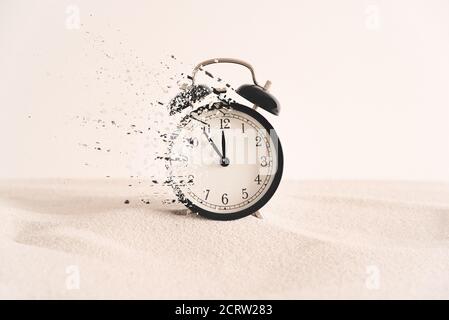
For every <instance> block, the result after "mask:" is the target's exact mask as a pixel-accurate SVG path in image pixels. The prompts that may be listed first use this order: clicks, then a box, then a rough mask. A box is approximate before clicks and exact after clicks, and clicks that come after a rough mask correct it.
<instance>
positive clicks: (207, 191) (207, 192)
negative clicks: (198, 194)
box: [204, 189, 210, 200]
mask: <svg viewBox="0 0 449 320" xmlns="http://www.w3.org/2000/svg"><path fill="white" fill-rule="evenodd" d="M204 192H205V193H206V197H205V198H204V200H207V198H208V197H209V192H210V190H209V189H206V190H204Z"/></svg>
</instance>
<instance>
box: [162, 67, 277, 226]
mask: <svg viewBox="0 0 449 320" xmlns="http://www.w3.org/2000/svg"><path fill="white" fill-rule="evenodd" d="M214 63H233V64H238V65H241V66H244V67H246V68H247V69H249V71H250V72H251V75H252V80H253V84H244V85H242V86H240V87H239V88H238V89H236V90H235V92H236V93H237V94H238V95H240V96H241V97H243V98H245V99H246V101H249V102H250V103H251V104H254V105H253V106H248V105H244V104H240V103H237V102H236V101H234V100H231V99H217V101H213V102H209V103H206V104H204V105H201V103H200V104H199V105H198V106H196V107H195V108H194V109H193V110H192V111H191V112H190V113H189V114H187V115H185V116H184V117H183V118H182V120H181V121H180V123H179V125H178V127H177V130H176V132H175V133H174V134H173V136H172V140H171V142H170V147H169V154H170V156H169V157H168V159H169V160H168V165H167V168H168V169H169V170H170V177H172V187H173V189H174V191H175V194H176V195H177V197H178V199H179V200H180V202H182V203H183V204H184V205H185V206H187V207H188V208H189V209H190V210H191V211H193V212H195V213H198V214H200V215H201V216H204V217H206V218H210V219H215V220H234V219H239V218H243V217H245V216H248V215H251V214H255V213H258V210H259V209H261V208H262V207H263V206H264V205H265V204H266V203H267V202H268V201H269V200H270V198H271V197H272V196H273V194H274V193H275V192H276V190H277V188H278V186H279V183H280V181H281V178H282V172H283V167H284V157H283V153H282V147H281V142H280V140H279V137H278V135H277V133H276V131H275V130H274V128H273V126H272V125H271V124H270V123H269V122H268V120H267V119H265V117H264V116H263V115H262V114H261V113H259V112H258V111H257V108H258V107H260V108H261V109H264V110H266V111H267V112H269V113H271V114H273V115H278V114H279V111H280V108H279V103H278V101H277V100H276V99H275V98H274V97H273V96H272V95H271V94H270V93H268V88H269V86H270V84H271V83H270V82H269V81H267V83H266V85H265V86H264V87H262V86H260V85H259V84H258V83H257V81H256V77H255V74H254V69H253V68H252V66H251V65H250V64H248V63H246V62H244V61H241V60H237V59H229V58H220V59H210V60H206V61H203V62H201V63H200V64H198V65H197V66H196V67H195V68H194V70H193V73H192V76H191V77H190V79H191V81H192V87H191V88H196V89H197V90H196V91H195V92H196V93H198V92H202V93H203V95H205V94H206V95H207V94H210V93H212V92H215V93H216V95H218V93H223V92H225V89H219V90H217V89H211V88H209V87H207V86H204V85H201V86H196V85H195V76H196V74H197V71H198V70H203V68H204V67H205V66H206V65H210V64H214ZM207 74H209V73H207ZM209 75H210V74H209ZM195 86H196V87H195ZM228 87H229V85H228ZM217 91H218V93H217ZM204 93H205V94H204ZM193 96H194V99H193V100H195V99H197V100H201V99H200V96H199V95H198V97H196V96H195V95H194V94H193ZM190 98H192V92H190Z"/></svg>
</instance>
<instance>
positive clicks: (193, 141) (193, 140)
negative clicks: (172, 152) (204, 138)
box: [187, 137, 200, 147]
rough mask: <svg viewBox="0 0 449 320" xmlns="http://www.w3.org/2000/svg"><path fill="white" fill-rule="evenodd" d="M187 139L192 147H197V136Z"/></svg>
mask: <svg viewBox="0 0 449 320" xmlns="http://www.w3.org/2000/svg"><path fill="white" fill-rule="evenodd" d="M187 141H188V143H189V144H190V145H191V146H192V147H198V145H199V144H200V143H199V141H198V138H196V137H194V138H188V139H187Z"/></svg>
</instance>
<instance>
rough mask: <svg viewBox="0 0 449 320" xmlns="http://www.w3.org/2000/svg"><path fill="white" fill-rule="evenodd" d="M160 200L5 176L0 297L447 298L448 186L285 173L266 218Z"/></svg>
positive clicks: (147, 194) (151, 193) (139, 186)
mask: <svg viewBox="0 0 449 320" xmlns="http://www.w3.org/2000/svg"><path fill="white" fill-rule="evenodd" d="M129 184H132V187H129ZM169 196H171V194H170V190H168V189H164V188H163V187H158V188H156V187H151V188H150V187H149V186H148V184H147V183H146V182H144V181H143V182H141V183H135V180H132V181H128V180H118V179H115V180H113V179H103V180H101V179H99V180H73V179H72V180H71V179H59V180H32V181H24V180H22V181H2V182H1V183H0V219H1V221H2V223H1V224H0V255H1V262H0V297H1V298H50V299H51V298H63V299H71V298H75V299H78V298H256V299H258V298H275V299H277V298H449V272H448V270H449V184H445V183H418V182H413V183H412V182H408V183H405V182H402V183H401V182H326V181H322V182H292V181H290V182H289V181H287V182H284V183H283V184H281V186H280V189H279V191H278V192H277V194H276V195H275V197H274V198H273V199H272V201H271V202H270V203H269V204H268V205H267V206H266V207H265V208H264V209H263V210H262V212H263V215H264V219H258V218H255V217H248V218H245V219H242V220H238V221H231V222H217V221H210V220H206V219H203V218H200V217H197V216H195V215H192V214H184V213H185V210H183V208H182V207H180V206H179V205H164V204H162V201H163V200H164V199H165V198H167V197H169ZM142 199H145V201H142ZM125 200H129V201H130V203H129V204H125V203H124V201H125ZM146 201H149V202H150V203H149V204H146V203H145V202H146ZM73 270H76V272H79V289H77V288H73V287H71V286H70V285H68V284H67V281H68V279H70V277H71V276H72V275H73Z"/></svg>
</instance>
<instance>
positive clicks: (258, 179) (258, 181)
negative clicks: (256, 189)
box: [254, 174, 261, 184]
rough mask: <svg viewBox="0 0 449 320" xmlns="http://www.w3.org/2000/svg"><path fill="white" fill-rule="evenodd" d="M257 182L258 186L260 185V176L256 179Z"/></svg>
mask: <svg viewBox="0 0 449 320" xmlns="http://www.w3.org/2000/svg"><path fill="white" fill-rule="evenodd" d="M254 181H255V182H257V184H260V182H261V180H260V174H258V175H257V177H256V179H254Z"/></svg>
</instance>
